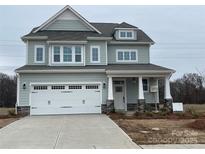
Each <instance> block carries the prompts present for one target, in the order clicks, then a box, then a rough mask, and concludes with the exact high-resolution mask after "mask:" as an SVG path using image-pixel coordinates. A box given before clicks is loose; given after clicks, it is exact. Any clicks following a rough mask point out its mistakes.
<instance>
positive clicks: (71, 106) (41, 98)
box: [31, 84, 102, 115]
mask: <svg viewBox="0 0 205 154" xmlns="http://www.w3.org/2000/svg"><path fill="white" fill-rule="evenodd" d="M34 87H35V86H33V87H32V91H31V115H45V114H81V113H101V97H102V96H101V90H100V86H99V85H93V84H92V85H87V84H85V85H83V84H82V85H57V86H52V85H46V86H45V87H47V88H45V87H40V86H36V87H35V89H34Z"/></svg>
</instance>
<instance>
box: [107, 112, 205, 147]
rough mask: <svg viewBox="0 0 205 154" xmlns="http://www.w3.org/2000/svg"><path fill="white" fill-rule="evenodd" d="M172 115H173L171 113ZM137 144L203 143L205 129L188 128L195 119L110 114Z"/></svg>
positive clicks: (204, 141) (204, 140)
mask: <svg viewBox="0 0 205 154" xmlns="http://www.w3.org/2000/svg"><path fill="white" fill-rule="evenodd" d="M172 116H173V115H172ZM110 117H111V119H113V120H114V121H115V122H116V123H117V124H118V125H119V126H120V127H121V128H122V129H123V130H124V131H125V132H126V133H127V134H128V135H129V136H130V137H131V138H132V139H133V141H134V142H136V143H137V144H195V143H200V144H204V143H205V131H204V130H196V129H194V128H190V127H189V124H190V123H194V122H195V119H180V118H178V117H177V116H176V115H174V116H173V117H175V118H173V119H171V118H170V119H142V118H141V119H140V118H139V119H138V118H136V116H129V117H127V116H123V115H122V114H112V115H110Z"/></svg>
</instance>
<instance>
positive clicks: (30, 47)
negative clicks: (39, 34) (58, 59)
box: [27, 41, 48, 65]
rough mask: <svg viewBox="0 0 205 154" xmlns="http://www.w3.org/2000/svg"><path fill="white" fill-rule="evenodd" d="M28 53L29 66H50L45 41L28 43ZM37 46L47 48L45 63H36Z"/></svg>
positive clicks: (46, 50)
mask: <svg viewBox="0 0 205 154" xmlns="http://www.w3.org/2000/svg"><path fill="white" fill-rule="evenodd" d="M27 45H28V47H27V49H28V53H27V58H28V60H27V62H28V65H43V64H48V45H47V44H46V42H45V41H28V44H27ZM35 45H43V46H45V63H35V59H34V58H35Z"/></svg>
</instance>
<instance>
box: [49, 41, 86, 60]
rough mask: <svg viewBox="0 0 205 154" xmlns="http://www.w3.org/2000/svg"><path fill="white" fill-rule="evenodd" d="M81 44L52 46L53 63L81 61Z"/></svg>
mask: <svg viewBox="0 0 205 154" xmlns="http://www.w3.org/2000/svg"><path fill="white" fill-rule="evenodd" d="M82 49H83V47H82V46H73V45H68V46H53V50H52V55H53V56H52V62H53V63H82V59H83V58H82V56H83V50H82Z"/></svg>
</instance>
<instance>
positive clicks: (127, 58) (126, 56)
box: [124, 51, 130, 60]
mask: <svg viewBox="0 0 205 154" xmlns="http://www.w3.org/2000/svg"><path fill="white" fill-rule="evenodd" d="M124 60H130V52H127V51H125V52H124Z"/></svg>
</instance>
